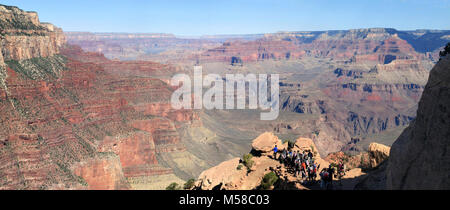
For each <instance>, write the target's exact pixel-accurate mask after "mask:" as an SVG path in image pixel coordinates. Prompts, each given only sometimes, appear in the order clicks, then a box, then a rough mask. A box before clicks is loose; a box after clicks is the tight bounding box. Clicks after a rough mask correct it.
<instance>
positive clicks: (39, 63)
mask: <svg viewBox="0 0 450 210" xmlns="http://www.w3.org/2000/svg"><path fill="white" fill-rule="evenodd" d="M66 62H67V58H65V57H64V56H61V55H55V56H51V57H46V58H44V57H37V58H31V59H27V60H21V61H17V60H6V61H5V63H6V64H7V65H8V66H9V67H10V68H11V69H12V70H14V71H15V72H17V73H19V75H21V76H22V77H23V78H26V79H31V80H37V79H42V80H46V81H48V80H50V79H55V78H59V77H60V75H61V71H63V70H65V69H66V68H65V67H64V65H65V63H66Z"/></svg>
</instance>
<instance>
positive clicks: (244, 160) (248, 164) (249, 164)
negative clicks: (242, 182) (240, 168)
mask: <svg viewBox="0 0 450 210" xmlns="http://www.w3.org/2000/svg"><path fill="white" fill-rule="evenodd" d="M252 158H253V155H252V154H250V153H249V154H245V155H244V157H243V158H242V163H243V164H244V166H245V167H247V169H248V170H250V168H252V166H253V163H254V161H253V160H252Z"/></svg>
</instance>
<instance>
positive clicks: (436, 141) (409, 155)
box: [386, 56, 450, 189]
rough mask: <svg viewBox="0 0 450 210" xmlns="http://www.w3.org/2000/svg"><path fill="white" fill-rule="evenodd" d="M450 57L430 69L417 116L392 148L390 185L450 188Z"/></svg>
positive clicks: (388, 174)
mask: <svg viewBox="0 0 450 210" xmlns="http://www.w3.org/2000/svg"><path fill="white" fill-rule="evenodd" d="M449 127H450V57H449V56H446V57H444V58H442V60H441V61H439V62H438V63H437V64H436V66H435V67H434V68H433V69H432V70H431V72H430V77H429V79H428V83H427V85H426V86H425V90H424V92H423V94H422V98H421V99H420V102H419V108H418V110H417V118H416V119H415V120H414V122H412V123H411V125H410V126H409V127H408V128H407V129H405V130H404V131H403V133H402V134H401V136H400V137H399V138H398V139H397V140H396V141H395V142H394V144H393V145H392V148H391V150H390V157H389V162H388V166H387V172H386V176H387V181H386V184H387V189H450V176H449V174H450V162H449V161H450V152H448V151H449V149H450V129H449Z"/></svg>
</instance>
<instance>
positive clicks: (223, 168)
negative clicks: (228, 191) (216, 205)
mask: <svg viewBox="0 0 450 210" xmlns="http://www.w3.org/2000/svg"><path fill="white" fill-rule="evenodd" d="M239 163H240V158H233V159H231V160H227V161H224V162H222V163H220V164H219V165H217V166H214V167H212V168H210V169H208V170H206V171H203V172H202V173H201V174H200V176H198V179H197V181H196V183H195V186H197V187H198V188H200V189H202V190H212V189H215V188H219V189H224V188H233V187H235V186H234V185H235V184H234V183H237V182H238V181H239V179H240V178H241V177H242V176H245V174H246V170H245V169H244V166H243V168H242V169H241V170H238V169H237V168H238V165H239Z"/></svg>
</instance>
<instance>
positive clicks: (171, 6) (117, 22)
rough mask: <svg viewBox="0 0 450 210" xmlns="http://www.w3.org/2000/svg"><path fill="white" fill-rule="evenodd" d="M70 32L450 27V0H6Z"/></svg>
mask: <svg viewBox="0 0 450 210" xmlns="http://www.w3.org/2000/svg"><path fill="white" fill-rule="evenodd" d="M1 4H4V5H10V6H17V7H18V8H20V9H22V10H25V11H33V12H37V13H38V15H39V19H40V20H41V22H49V23H52V24H54V25H56V26H57V27H60V28H62V29H63V30H64V31H67V32H91V33H129V34H137V33H147V34H149V33H162V34H173V35H175V36H178V37H200V36H220V35H225V36H227V35H228V36H229V35H254V34H267V33H277V32H298V31H305V32H306V31H308V32H314V31H339V30H351V29H361V28H393V29H396V30H399V31H415V30H421V29H422V30H423V29H425V30H444V31H445V30H450V22H448V20H450V12H448V11H450V0H427V1H422V0H377V1H373V0H358V1H352V0H342V1H333V0H316V1H306V0H280V1H270V0H258V1H257V0H241V1H239V0H228V1H218V0H217V1H202V0H191V1H184V0H173V1H170V2H167V1H162V0H152V1H144V0H130V1H126V2H124V1H120V0H109V1H106V0H97V1H87V0H78V1H57V0H41V1H33V0H21V1H16V0H3V1H2V3H1Z"/></svg>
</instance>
